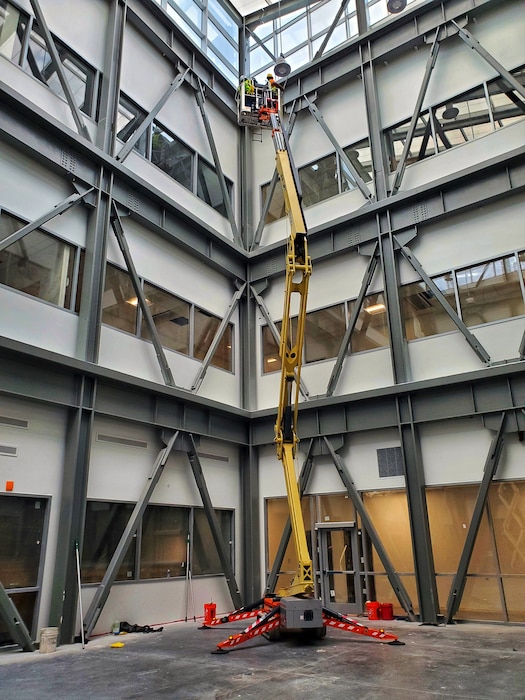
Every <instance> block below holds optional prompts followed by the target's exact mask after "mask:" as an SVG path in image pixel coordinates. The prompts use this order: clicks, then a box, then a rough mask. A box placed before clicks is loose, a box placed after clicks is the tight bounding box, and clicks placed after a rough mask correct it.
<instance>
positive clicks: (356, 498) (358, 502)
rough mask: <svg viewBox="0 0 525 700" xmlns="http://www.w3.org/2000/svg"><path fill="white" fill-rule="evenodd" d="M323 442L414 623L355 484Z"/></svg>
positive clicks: (405, 595)
mask: <svg viewBox="0 0 525 700" xmlns="http://www.w3.org/2000/svg"><path fill="white" fill-rule="evenodd" d="M324 441H325V443H326V446H327V447H328V451H329V453H330V456H331V458H332V461H333V463H334V465H335V468H336V469H337V472H338V474H339V476H340V478H341V481H342V482H343V484H344V486H345V488H346V490H347V491H348V495H349V496H350V499H351V500H352V503H353V504H354V508H355V509H356V512H357V513H358V514H359V517H360V518H361V526H362V527H363V529H364V530H366V532H367V534H368V537H369V538H370V541H371V542H372V544H373V545H374V547H375V550H376V552H377V556H378V557H379V559H380V560H381V563H382V564H383V566H384V567H385V572H386V574H387V576H388V580H389V581H390V585H391V586H392V588H393V590H394V593H395V594H396V596H397V599H398V600H399V603H400V605H401V606H402V608H403V610H405V612H406V613H407V615H408V617H409V618H410V620H412V621H414V620H415V619H416V617H415V613H414V607H413V605H412V601H411V600H410V596H409V595H408V592H407V590H406V588H405V587H404V585H403V582H402V581H401V578H400V577H399V576H398V575H397V572H396V570H395V568H394V565H393V564H392V562H391V561H390V557H389V556H388V553H387V551H386V549H385V548H384V547H383V543H382V542H381V539H380V537H379V535H378V533H377V530H376V529H375V527H374V524H373V522H372V520H371V518H370V516H369V515H368V512H367V510H366V508H365V504H364V503H363V499H362V498H361V494H360V493H359V491H358V490H357V489H356V487H355V484H354V482H353V481H352V478H351V476H350V474H349V473H348V471H347V469H346V466H345V463H344V462H343V459H342V457H341V456H340V455H338V454H337V452H336V451H335V449H334V447H333V445H332V443H331V442H330V440H329V439H328V438H327V437H325V438H324Z"/></svg>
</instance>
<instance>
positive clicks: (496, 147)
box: [391, 120, 525, 192]
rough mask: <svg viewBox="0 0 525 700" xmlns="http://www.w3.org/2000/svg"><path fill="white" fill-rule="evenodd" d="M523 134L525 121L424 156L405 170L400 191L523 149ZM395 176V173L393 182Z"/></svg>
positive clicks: (392, 176)
mask: <svg viewBox="0 0 525 700" xmlns="http://www.w3.org/2000/svg"><path fill="white" fill-rule="evenodd" d="M524 137H525V120H523V121H520V122H517V123H516V124H511V125H509V126H506V127H505V128H503V129H498V130H497V131H495V132H493V133H491V134H486V135H485V136H483V137H481V138H479V139H476V140H475V141H469V142H468V143H464V144H462V145H461V146H457V147H456V148H451V149H450V150H447V151H443V152H441V153H439V155H437V156H431V157H430V158H425V159H424V160H422V161H420V162H419V163H413V164H412V165H410V166H409V167H407V169H406V171H405V174H404V177H403V180H402V183H401V188H400V192H406V191H408V190H411V189H414V188H416V187H419V186H420V185H424V184H425V183H427V182H433V181H434V180H438V179H439V178H445V177H447V176H449V175H454V174H457V173H458V172H460V171H462V170H466V169H467V168H469V167H472V166H474V165H477V164H478V163H483V162H484V161H486V160H488V159H490V158H495V157H496V156H499V155H503V154H505V153H509V152H510V151H513V150H514V149H517V148H521V147H522V145H523V139H524ZM393 178H394V175H393V174H392V175H391V181H393Z"/></svg>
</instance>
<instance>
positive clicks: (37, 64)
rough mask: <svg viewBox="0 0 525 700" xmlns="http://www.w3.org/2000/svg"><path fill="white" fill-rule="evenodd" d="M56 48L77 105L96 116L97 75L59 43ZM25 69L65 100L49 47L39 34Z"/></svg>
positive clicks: (33, 38)
mask: <svg viewBox="0 0 525 700" xmlns="http://www.w3.org/2000/svg"><path fill="white" fill-rule="evenodd" d="M55 46H56V48H57V51H58V55H59V58H60V62H61V63H62V67H63V69H64V74H65V77H66V80H67V81H68V83H69V87H70V88H71V92H72V93H73V96H74V99H75V104H76V105H77V106H78V108H79V109H80V110H82V112H85V113H86V114H88V115H91V116H92V112H93V108H94V84H95V71H94V70H93V68H91V66H88V65H87V64H86V63H85V62H84V61H82V60H81V59H80V58H78V57H77V56H74V55H73V54H72V53H71V51H70V50H69V49H67V48H66V47H65V46H63V45H62V44H61V43H60V42H59V41H57V40H56V39H55ZM22 67H23V68H24V70H25V71H26V72H27V73H30V74H31V75H33V76H34V77H35V78H38V80H40V81H42V82H43V83H45V84H46V85H48V86H49V87H50V88H51V89H52V90H53V92H55V93H56V94H58V95H62V96H64V97H65V95H64V93H63V90H62V85H61V84H60V80H59V79H58V75H57V73H56V71H55V67H54V65H53V61H52V60H51V55H50V53H49V51H48V50H47V46H46V43H45V41H44V39H43V37H42V36H40V34H39V33H38V32H37V31H36V30H33V31H32V32H31V37H30V39H29V45H28V47H27V55H26V57H25V60H24V63H23V66H22Z"/></svg>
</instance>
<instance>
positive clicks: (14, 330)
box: [0, 285, 78, 356]
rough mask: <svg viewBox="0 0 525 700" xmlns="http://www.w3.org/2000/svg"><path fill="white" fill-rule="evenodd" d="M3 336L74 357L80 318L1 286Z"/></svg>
mask: <svg viewBox="0 0 525 700" xmlns="http://www.w3.org/2000/svg"><path fill="white" fill-rule="evenodd" d="M0 325H1V328H2V335H4V336H5V337H7V338H12V339H13V340H19V341H20V342H22V343H28V344H29V345H34V346H35V347H37V348H45V349H46V350H51V351H52V352H57V353H59V354H60V355H67V356H74V355H75V343H76V333H77V327H78V317H77V315H76V314H74V313H72V312H71V311H65V310H64V309H59V308H58V307H56V306H52V305H51V304H48V303H46V302H45V301H39V300H36V299H34V298H33V297H30V296H28V295H26V294H24V293H23V292H17V291H15V290H12V289H9V288H8V287H3V286H2V285H0Z"/></svg>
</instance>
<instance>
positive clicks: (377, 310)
mask: <svg viewBox="0 0 525 700" xmlns="http://www.w3.org/2000/svg"><path fill="white" fill-rule="evenodd" d="M365 311H366V313H367V314H370V315H371V316H374V314H382V313H383V311H386V306H385V305H384V304H371V305H370V306H367V307H366V308H365Z"/></svg>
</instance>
